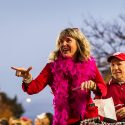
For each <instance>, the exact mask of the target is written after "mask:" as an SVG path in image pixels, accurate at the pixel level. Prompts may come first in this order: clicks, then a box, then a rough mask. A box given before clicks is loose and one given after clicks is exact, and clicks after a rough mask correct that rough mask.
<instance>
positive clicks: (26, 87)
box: [22, 63, 52, 95]
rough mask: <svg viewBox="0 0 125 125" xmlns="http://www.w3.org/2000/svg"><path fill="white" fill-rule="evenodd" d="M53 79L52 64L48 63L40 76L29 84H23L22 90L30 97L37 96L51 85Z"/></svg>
mask: <svg viewBox="0 0 125 125" xmlns="http://www.w3.org/2000/svg"><path fill="white" fill-rule="evenodd" d="M51 77H52V75H51V70H50V63H48V64H47V65H46V66H45V67H44V68H43V70H42V71H41V72H40V74H39V75H38V76H37V77H36V78H35V79H34V80H32V81H31V82H30V83H29V84H26V83H22V89H23V91H24V92H27V93H28V94H29V95H32V94H36V93H38V92H40V91H41V90H42V89H44V88H45V87H46V85H47V84H49V82H50V81H51V80H50V79H51Z"/></svg>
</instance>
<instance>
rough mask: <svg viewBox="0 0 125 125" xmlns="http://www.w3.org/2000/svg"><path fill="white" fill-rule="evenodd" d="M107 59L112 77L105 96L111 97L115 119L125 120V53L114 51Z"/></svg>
mask: <svg viewBox="0 0 125 125" xmlns="http://www.w3.org/2000/svg"><path fill="white" fill-rule="evenodd" d="M107 61H108V62H109V63H110V68H111V74H112V79H111V80H110V81H109V83H108V85H107V88H108V91H107V96H106V98H109V97H112V98H113V101H114V105H115V109H116V116H117V120H118V121H121V122H123V121H124V122H125V53H122V52H117V53H114V54H113V55H112V56H110V57H108V60H107Z"/></svg>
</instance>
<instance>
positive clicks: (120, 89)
mask: <svg viewBox="0 0 125 125" xmlns="http://www.w3.org/2000/svg"><path fill="white" fill-rule="evenodd" d="M109 97H112V98H113V101H114V105H115V107H116V110H117V109H119V108H121V107H124V106H125V83H124V84H119V83H117V82H115V81H114V80H111V81H110V82H109V83H108V84H107V95H106V98H109ZM117 119H118V121H120V120H121V118H119V117H117Z"/></svg>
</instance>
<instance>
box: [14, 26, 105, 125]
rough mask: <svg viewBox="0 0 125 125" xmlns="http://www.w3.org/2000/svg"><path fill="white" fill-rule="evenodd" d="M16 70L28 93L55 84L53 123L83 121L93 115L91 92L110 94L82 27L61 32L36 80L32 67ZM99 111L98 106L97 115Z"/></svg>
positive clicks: (69, 123)
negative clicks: (33, 76)
mask: <svg viewBox="0 0 125 125" xmlns="http://www.w3.org/2000/svg"><path fill="white" fill-rule="evenodd" d="M12 69H14V70H16V76H18V77H23V83H22V87H23V90H24V91H25V92H27V93H28V94H36V93H38V92H40V91H41V90H43V89H44V88H45V87H46V86H47V85H49V86H50V87H51V89H52V93H53V95H54V99H53V104H54V121H53V125H76V124H79V121H80V120H83V119H85V118H88V117H89V115H90V114H91V113H90V112H89V113H87V110H88V105H89V104H90V103H92V99H91V94H90V92H91V91H94V93H95V94H96V95H99V96H105V95H106V85H105V83H104V81H103V79H102V77H101V75H100V73H99V71H98V68H97V67H96V64H95V61H94V59H93V57H91V55H90V45H89V42H88V40H87V38H86V37H85V36H84V34H83V33H82V32H81V31H80V30H79V29H78V28H66V29H64V30H63V31H62V32H61V33H60V34H59V36H58V38H57V45H56V50H55V51H54V52H52V54H51V56H50V57H49V62H48V63H47V64H46V66H45V67H44V68H43V70H42V71H41V72H40V74H39V75H38V76H37V77H36V78H35V79H33V78H32V75H31V74H30V70H31V69H32V67H29V68H28V69H24V68H15V67H12ZM96 112H97V110H96V109H95V112H94V113H95V115H97V114H96ZM92 116H93V115H92ZM92 116H91V117H92ZM94 117H95V116H94Z"/></svg>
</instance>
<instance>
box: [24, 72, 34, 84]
mask: <svg viewBox="0 0 125 125" xmlns="http://www.w3.org/2000/svg"><path fill="white" fill-rule="evenodd" d="M32 80H33V77H32V75H31V74H30V75H29V76H28V78H23V82H24V83H26V84H29V83H30V82H31V81H32Z"/></svg>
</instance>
